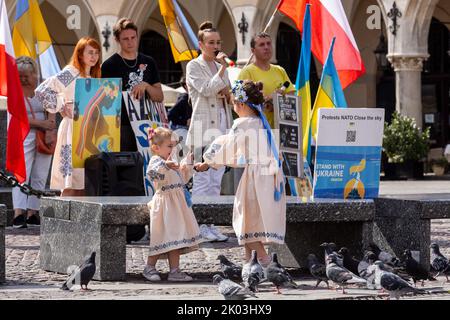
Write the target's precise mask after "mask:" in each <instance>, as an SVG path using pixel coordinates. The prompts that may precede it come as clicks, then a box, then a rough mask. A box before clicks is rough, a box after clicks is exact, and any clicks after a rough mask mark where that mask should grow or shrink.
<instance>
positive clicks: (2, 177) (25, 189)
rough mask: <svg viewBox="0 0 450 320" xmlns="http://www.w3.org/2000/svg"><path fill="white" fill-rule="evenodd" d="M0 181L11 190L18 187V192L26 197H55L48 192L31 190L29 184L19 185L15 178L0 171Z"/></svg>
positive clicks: (54, 194) (52, 193)
mask: <svg viewBox="0 0 450 320" xmlns="http://www.w3.org/2000/svg"><path fill="white" fill-rule="evenodd" d="M0 181H4V182H5V183H6V184H7V185H8V186H10V187H11V188H14V187H18V188H19V189H20V191H21V192H22V193H24V194H26V195H27V196H36V197H37V198H39V199H40V198H42V197H55V196H56V193H54V192H50V191H40V190H35V189H33V188H32V187H31V186H30V185H29V184H26V183H19V181H17V179H16V177H14V176H12V175H8V174H6V173H5V172H4V171H3V170H1V169H0Z"/></svg>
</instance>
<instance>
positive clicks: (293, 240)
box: [40, 196, 376, 280]
mask: <svg viewBox="0 0 450 320" xmlns="http://www.w3.org/2000/svg"><path fill="white" fill-rule="evenodd" d="M148 200H149V198H147V197H120V198H119V197H102V198H89V197H86V198H64V199H61V198H44V199H42V201H41V210H40V212H41V248H40V249H41V251H40V259H41V260H40V263H41V267H42V269H44V270H47V271H53V272H58V273H66V272H67V268H68V267H69V266H70V265H73V264H79V263H80V262H81V261H82V259H83V257H85V256H87V255H89V254H90V252H91V251H94V250H95V251H96V252H97V272H96V275H95V277H94V279H97V280H123V279H125V271H126V270H125V268H126V226H127V225H133V224H148V223H149V213H148V209H147V205H146V204H147V202H148ZM233 201H234V197H233V196H223V197H215V198H194V199H193V202H194V206H193V209H194V213H195V215H196V218H197V221H198V223H199V224H202V223H207V224H210V223H214V224H216V225H231V223H232V214H233ZM274 214H275V213H274ZM286 218H287V227H286V228H287V233H286V246H275V247H272V248H271V250H276V251H277V252H279V254H280V258H281V260H282V263H284V264H285V265H287V266H297V267H298V266H299V265H300V266H302V267H305V266H306V264H305V263H306V257H307V255H308V254H309V253H311V252H314V253H316V254H318V255H323V251H322V250H321V248H320V247H319V245H320V244H321V243H323V242H326V241H328V242H330V241H334V242H336V243H337V244H338V245H345V246H347V247H348V248H349V249H350V250H351V252H354V254H355V255H361V254H362V248H363V247H365V246H366V245H367V244H368V243H369V242H370V241H373V240H374V239H375V237H374V230H375V229H376V228H374V219H375V203H374V201H372V200H364V201H339V200H318V201H315V202H310V203H303V202H300V201H298V199H296V198H289V199H288V205H287V217H286Z"/></svg>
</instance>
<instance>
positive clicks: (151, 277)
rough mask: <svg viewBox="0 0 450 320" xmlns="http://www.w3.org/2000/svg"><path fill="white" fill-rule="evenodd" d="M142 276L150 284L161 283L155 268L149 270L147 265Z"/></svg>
mask: <svg viewBox="0 0 450 320" xmlns="http://www.w3.org/2000/svg"><path fill="white" fill-rule="evenodd" d="M142 275H143V276H144V277H145V279H147V280H148V281H151V282H158V281H161V276H160V275H159V272H158V270H156V269H155V268H150V267H149V266H148V265H147V266H145V268H144V271H143V272H142Z"/></svg>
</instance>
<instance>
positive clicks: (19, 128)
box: [0, 0, 30, 182]
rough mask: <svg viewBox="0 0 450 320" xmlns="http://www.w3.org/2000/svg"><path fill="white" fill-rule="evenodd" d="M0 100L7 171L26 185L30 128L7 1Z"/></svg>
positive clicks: (0, 41) (1, 12)
mask: <svg viewBox="0 0 450 320" xmlns="http://www.w3.org/2000/svg"><path fill="white" fill-rule="evenodd" d="M0 96H4V97H6V99H7V105H8V132H7V145H6V171H9V172H11V173H13V174H14V175H15V176H16V178H17V180H19V182H24V181H25V180H26V168H25V156H24V152H23V141H24V140H25V138H26V136H27V135H28V132H29V131H30V125H29V123H28V116H27V111H26V109H25V102H24V98H23V92H22V86H21V84H20V79H19V72H18V71H17V65H16V60H15V55H14V49H13V44H12V40H11V31H10V28H9V22H8V15H7V13H6V3H5V1H4V0H0Z"/></svg>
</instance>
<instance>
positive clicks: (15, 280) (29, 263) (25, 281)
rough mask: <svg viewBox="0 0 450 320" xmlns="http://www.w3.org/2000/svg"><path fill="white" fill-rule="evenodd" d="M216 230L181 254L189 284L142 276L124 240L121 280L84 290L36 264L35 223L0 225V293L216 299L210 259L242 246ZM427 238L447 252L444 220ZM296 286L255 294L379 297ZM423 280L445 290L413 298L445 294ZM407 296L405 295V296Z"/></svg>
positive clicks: (140, 254)
mask: <svg viewBox="0 0 450 320" xmlns="http://www.w3.org/2000/svg"><path fill="white" fill-rule="evenodd" d="M220 229H221V231H222V232H223V233H224V234H226V235H228V236H230V239H229V240H228V241H227V242H224V243H205V244H202V245H201V249H200V250H198V251H196V252H193V253H190V254H188V255H185V256H182V258H181V265H182V266H183V267H184V269H185V271H187V272H188V273H190V274H191V275H193V276H194V279H195V281H194V282H193V283H189V284H173V283H169V282H166V281H163V282H161V283H159V284H151V283H149V282H147V281H146V280H145V279H144V278H143V277H142V275H141V272H142V269H143V268H144V266H145V263H146V259H147V246H146V244H145V243H135V244H132V245H128V246H127V280H126V281H124V282H99V281H94V282H91V285H90V289H91V290H90V291H87V292H83V291H81V290H74V291H70V292H67V291H62V290H60V289H59V286H60V285H61V284H62V283H63V282H64V280H65V278H66V275H60V274H55V273H50V272H45V271H42V270H40V268H39V228H29V229H21V230H14V229H12V228H8V229H7V231H6V278H7V282H6V284H5V285H3V286H0V300H1V299H13V300H18V299H32V300H36V299H63V300H64V299H102V300H103V299H105V300H111V299H137V300H139V299H187V300H189V299H207V300H217V299H222V297H221V296H220V295H219V294H218V292H217V289H216V287H215V286H213V285H212V284H211V278H212V275H213V274H214V273H216V272H217V271H218V270H219V264H218V261H217V260H216V258H217V255H218V254H219V253H221V254H225V255H226V256H228V257H233V258H232V259H231V260H233V261H235V262H238V263H241V261H242V259H243V256H242V254H243V250H242V248H240V247H239V246H238V244H237V239H236V238H235V235H234V233H233V230H232V228H230V227H220ZM432 240H433V241H436V242H438V243H439V245H440V246H441V247H442V251H443V253H444V254H445V255H446V256H450V220H435V221H433V223H432ZM157 267H158V269H159V270H160V271H161V272H163V280H164V279H165V277H166V276H167V272H168V267H167V265H166V264H165V262H158V265H157ZM291 272H292V274H293V276H294V279H295V280H296V281H297V283H298V284H299V286H300V287H299V289H296V290H289V291H284V294H283V295H276V294H275V293H274V290H273V287H271V286H270V285H269V284H264V285H262V287H261V291H260V292H259V294H258V297H259V299H303V300H316V299H348V298H353V299H381V298H383V296H380V295H379V294H378V292H376V291H370V290H366V289H358V288H350V289H348V294H347V295H342V294H340V293H337V292H335V291H333V290H328V289H327V288H326V287H322V288H318V289H314V288H313V286H314V284H315V281H313V280H312V279H311V278H308V277H306V276H305V275H302V274H300V273H299V270H291ZM444 280H445V278H439V282H438V283H436V282H433V283H428V284H427V285H426V288H427V289H428V290H432V291H433V290H436V292H442V291H443V290H446V291H447V293H446V294H443V293H439V294H438V293H436V294H433V295H426V296H418V297H414V299H438V300H443V299H445V300H450V294H449V292H450V283H448V284H443V281H444ZM405 299H409V297H405Z"/></svg>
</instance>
